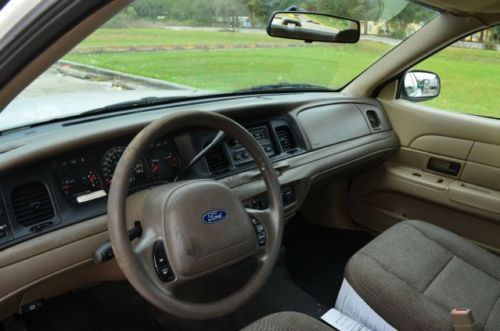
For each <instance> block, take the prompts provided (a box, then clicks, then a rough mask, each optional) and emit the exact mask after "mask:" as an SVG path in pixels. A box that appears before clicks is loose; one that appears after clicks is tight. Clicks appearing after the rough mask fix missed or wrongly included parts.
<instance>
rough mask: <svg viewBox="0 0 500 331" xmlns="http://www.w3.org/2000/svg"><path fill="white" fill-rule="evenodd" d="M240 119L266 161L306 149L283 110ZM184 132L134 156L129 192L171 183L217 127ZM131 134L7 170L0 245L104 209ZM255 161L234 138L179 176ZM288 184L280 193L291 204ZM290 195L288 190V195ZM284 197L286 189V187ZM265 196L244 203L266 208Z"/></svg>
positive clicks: (217, 173) (219, 173)
mask: <svg viewBox="0 0 500 331" xmlns="http://www.w3.org/2000/svg"><path fill="white" fill-rule="evenodd" d="M239 121H240V122H242V123H243V124H244V125H245V126H246V127H247V129H248V130H249V132H250V133H252V135H253V136H254V138H255V139H256V140H257V141H258V142H259V144H260V145H261V147H262V149H263V150H264V151H265V153H266V154H267V155H268V157H270V158H271V159H272V160H275V161H276V160H282V159H286V158H289V157H291V156H294V155H298V154H300V153H303V152H305V151H306V147H305V143H304V140H303V138H302V137H301V135H300V134H299V132H298V131H297V128H296V127H295V126H294V124H293V122H292V121H291V120H290V119H289V118H288V117H287V116H283V115H278V116H264V117H252V118H248V117H247V118H244V119H242V120H239ZM187 132H188V133H178V134H173V135H171V136H164V137H162V138H160V139H159V140H158V141H156V142H154V143H152V144H151V145H150V146H149V149H148V150H147V152H146V153H145V154H144V155H142V157H141V158H140V159H139V160H137V163H136V165H135V167H134V171H133V174H132V176H131V177H130V179H129V193H130V194H131V193H134V192H136V191H139V190H143V189H147V188H149V187H152V186H155V185H160V184H164V183H168V182H172V181H174V180H175V179H176V177H177V176H178V175H179V174H180V172H181V170H182V169H183V166H185V165H187V164H188V163H189V162H190V161H191V159H192V158H193V157H194V156H195V155H196V154H197V153H198V152H199V151H201V150H202V149H203V148H204V147H205V146H206V145H208V143H210V142H211V140H212V139H213V138H214V136H215V134H216V132H214V131H211V130H207V129H203V128H190V129H188V130H187ZM133 137H134V135H126V136H123V137H119V138H114V139H109V140H104V141H99V142H98V143H91V144H88V145H84V146H81V147H79V148H75V149H73V150H71V151H68V152H64V153H62V154H58V155H56V156H54V157H50V158H49V159H47V160H44V161H42V162H40V163H38V164H34V165H33V166H31V167H30V168H29V169H25V171H21V173H19V172H13V173H12V174H11V175H8V176H4V177H3V179H2V180H1V187H0V194H1V196H3V197H4V200H3V201H7V202H10V203H4V202H2V203H1V204H0V208H1V210H0V217H1V218H0V248H5V247H8V246H10V245H14V244H16V243H19V242H21V241H24V240H27V239H30V238H33V237H36V236H38V235H40V234H43V233H46V232H49V231H53V230H56V229H58V228H61V227H64V226H68V225H71V224H74V223H78V222H80V221H83V220H85V219H89V218H92V217H96V216H99V215H103V214H105V213H106V202H107V199H106V197H107V194H108V191H109V188H110V185H111V183H112V180H113V174H114V171H115V168H116V165H117V163H118V161H119V160H120V157H121V156H122V154H123V152H124V151H125V149H126V147H127V145H128V144H129V142H130V141H131V140H132V139H133ZM252 166H253V162H252V157H251V156H250V155H249V153H248V152H247V151H246V150H245V149H244V147H243V146H242V145H241V144H240V143H239V142H238V141H237V140H235V139H232V138H230V137H229V138H227V139H226V140H225V141H224V142H223V143H221V144H219V145H218V146H215V147H214V148H212V149H211V150H209V151H208V152H207V154H206V155H205V157H204V158H202V159H201V160H200V161H199V162H197V163H196V164H195V165H193V166H192V167H191V168H190V169H188V171H186V172H185V173H183V176H182V177H181V178H180V180H182V179H192V178H221V177H226V176H229V175H233V174H237V173H239V172H241V171H244V170H245V169H249V168H251V167H252ZM290 190H291V189H290V188H287V190H285V191H286V192H288V193H287V194H286V196H287V197H288V199H285V201H288V202H289V203H291V202H293V201H292V200H290V196H291V193H290V192H289V191H290ZM292 194H293V193H292ZM284 196H285V193H284ZM261 200H262V201H264V200H265V199H264V198H259V199H257V200H255V201H254V202H253V203H250V206H253V207H259V208H264V206H265V204H264V202H262V201H261Z"/></svg>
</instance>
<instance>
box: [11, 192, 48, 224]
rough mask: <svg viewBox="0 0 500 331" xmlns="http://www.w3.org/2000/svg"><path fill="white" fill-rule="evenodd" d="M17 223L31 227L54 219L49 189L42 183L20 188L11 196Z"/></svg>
mask: <svg viewBox="0 0 500 331" xmlns="http://www.w3.org/2000/svg"><path fill="white" fill-rule="evenodd" d="M11 202H12V207H13V208H14V214H15V216H16V220H17V222H18V223H19V224H20V225H22V226H30V225H33V224H36V223H40V222H43V221H45V220H48V219H51V218H53V217H54V207H53V206H52V201H51V200H50V196H49V192H48V191H47V187H45V185H43V184H42V183H40V182H31V183H28V184H24V185H21V186H18V187H17V188H16V189H15V190H14V191H12V195H11Z"/></svg>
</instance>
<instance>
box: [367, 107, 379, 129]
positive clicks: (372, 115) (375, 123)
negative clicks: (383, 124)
mask: <svg viewBox="0 0 500 331" xmlns="http://www.w3.org/2000/svg"><path fill="white" fill-rule="evenodd" d="M366 117H367V118H368V122H369V123H370V126H371V127H372V129H373V130H380V119H379V118H378V115H377V113H376V112H375V111H374V110H368V111H367V112H366Z"/></svg>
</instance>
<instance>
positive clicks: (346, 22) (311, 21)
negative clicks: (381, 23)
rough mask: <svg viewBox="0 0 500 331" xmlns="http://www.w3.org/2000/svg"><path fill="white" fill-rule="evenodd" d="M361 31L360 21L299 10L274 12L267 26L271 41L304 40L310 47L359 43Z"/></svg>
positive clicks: (290, 8) (290, 9) (295, 7)
mask: <svg viewBox="0 0 500 331" xmlns="http://www.w3.org/2000/svg"><path fill="white" fill-rule="evenodd" d="M360 30H361V25H360V23H359V21H356V20H352V19H348V18H343V17H338V16H333V15H328V14H322V13H316V12H308V11H304V10H303V9H302V8H299V7H297V6H291V7H289V8H288V9H287V10H286V11H278V12H274V13H273V14H272V15H271V18H270V20H269V23H268V25H267V33H268V34H269V35H270V36H271V37H278V38H287V39H296V40H303V41H305V42H306V43H312V42H315V41H319V42H330V43H357V42H358V41H359V38H360Z"/></svg>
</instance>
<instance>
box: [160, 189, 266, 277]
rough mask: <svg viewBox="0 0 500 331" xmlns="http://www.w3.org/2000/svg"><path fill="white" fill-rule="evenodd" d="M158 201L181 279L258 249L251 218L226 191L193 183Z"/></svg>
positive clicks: (169, 245) (166, 239)
mask: <svg viewBox="0 0 500 331" xmlns="http://www.w3.org/2000/svg"><path fill="white" fill-rule="evenodd" d="M179 184H180V185H179V186H176V187H173V188H172V189H171V190H168V191H167V192H164V194H162V196H161V197H160V199H158V197H156V199H154V200H155V201H156V202H157V204H158V203H161V206H158V205H157V206H154V207H155V208H158V207H160V208H161V209H162V214H163V229H164V232H165V233H164V238H165V241H166V242H165V244H166V246H167V252H168V256H169V259H170V262H171V263H172V266H173V268H174V270H175V271H176V273H177V274H180V275H182V276H186V277H188V276H193V275H196V274H200V273H203V272H206V271H209V270H212V269H215V268H217V267H220V266H221V265H228V264H230V263H233V262H237V261H239V260H241V259H243V258H245V257H248V256H250V255H251V254H252V253H254V252H255V249H256V248H257V241H256V237H255V232H254V229H253V226H252V223H251V221H250V217H249V216H248V214H247V213H246V211H245V208H244V207H243V205H242V203H241V201H240V200H239V199H238V197H237V196H236V195H235V194H234V192H233V191H231V190H230V189H229V188H228V187H227V186H225V185H223V184H220V183H218V182H216V181H213V180H201V181H189V182H185V183H179Z"/></svg>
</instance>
